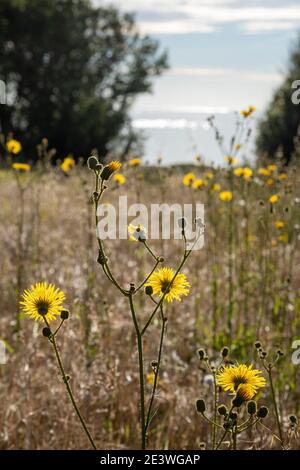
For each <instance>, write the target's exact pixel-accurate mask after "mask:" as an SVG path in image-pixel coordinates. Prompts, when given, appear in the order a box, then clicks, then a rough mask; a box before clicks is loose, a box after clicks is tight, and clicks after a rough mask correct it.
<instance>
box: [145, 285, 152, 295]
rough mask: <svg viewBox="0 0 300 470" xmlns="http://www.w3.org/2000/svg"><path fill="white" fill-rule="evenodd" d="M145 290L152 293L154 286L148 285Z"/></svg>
mask: <svg viewBox="0 0 300 470" xmlns="http://www.w3.org/2000/svg"><path fill="white" fill-rule="evenodd" d="M145 292H146V294H147V295H152V294H153V287H152V286H146V288H145Z"/></svg>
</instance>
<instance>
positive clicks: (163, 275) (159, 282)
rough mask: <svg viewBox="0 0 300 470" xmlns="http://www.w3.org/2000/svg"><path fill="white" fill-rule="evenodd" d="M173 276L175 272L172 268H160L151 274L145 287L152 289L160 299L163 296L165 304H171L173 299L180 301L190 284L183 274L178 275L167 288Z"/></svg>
mask: <svg viewBox="0 0 300 470" xmlns="http://www.w3.org/2000/svg"><path fill="white" fill-rule="evenodd" d="M174 276H175V272H174V270H173V269H172V268H160V269H158V270H156V271H154V273H152V274H151V276H150V277H149V279H148V281H147V283H146V284H145V287H147V286H150V287H152V289H153V294H154V295H155V294H159V295H160V297H162V296H163V295H165V297H164V298H165V299H166V301H167V302H172V301H173V300H174V299H175V300H181V296H182V295H188V293H189V287H190V284H189V282H188V281H187V278H186V275H185V274H182V273H178V274H177V276H176V277H175V279H174V281H173V282H172V285H171V286H170V287H169V284H170V283H171V281H172V280H173V278H174Z"/></svg>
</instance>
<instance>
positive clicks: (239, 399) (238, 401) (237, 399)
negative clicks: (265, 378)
mask: <svg viewBox="0 0 300 470" xmlns="http://www.w3.org/2000/svg"><path fill="white" fill-rule="evenodd" d="M244 401H245V398H244V397H243V396H242V395H237V396H236V397H234V399H233V400H232V405H233V406H235V407H236V408H239V407H240V406H242V404H243V403H244Z"/></svg>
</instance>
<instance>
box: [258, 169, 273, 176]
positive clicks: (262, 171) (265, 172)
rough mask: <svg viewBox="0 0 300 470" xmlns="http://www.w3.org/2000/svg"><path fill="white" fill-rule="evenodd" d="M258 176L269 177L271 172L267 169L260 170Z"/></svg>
mask: <svg viewBox="0 0 300 470" xmlns="http://www.w3.org/2000/svg"><path fill="white" fill-rule="evenodd" d="M258 174H259V175H261V176H269V174H270V172H269V170H268V169H267V168H259V169H258Z"/></svg>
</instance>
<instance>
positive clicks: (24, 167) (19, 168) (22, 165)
mask: <svg viewBox="0 0 300 470" xmlns="http://www.w3.org/2000/svg"><path fill="white" fill-rule="evenodd" d="M12 168H13V169H14V170H17V171H29V170H30V165H28V163H13V164H12Z"/></svg>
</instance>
